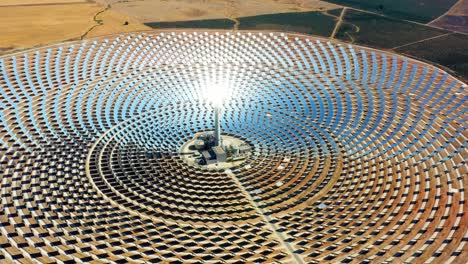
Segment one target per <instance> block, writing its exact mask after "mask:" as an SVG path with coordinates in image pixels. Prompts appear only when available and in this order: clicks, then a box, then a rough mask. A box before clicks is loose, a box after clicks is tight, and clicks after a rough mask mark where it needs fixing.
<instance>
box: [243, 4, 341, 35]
mask: <svg viewBox="0 0 468 264" xmlns="http://www.w3.org/2000/svg"><path fill="white" fill-rule="evenodd" d="M336 12H337V13H340V12H341V9H339V10H336ZM238 20H239V22H240V24H239V29H244V30H246V29H250V30H279V31H290V32H299V33H306V34H314V35H319V36H325V37H328V36H330V35H331V33H332V32H333V28H334V27H335V24H336V19H335V18H334V17H331V16H327V15H324V14H323V13H322V12H317V11H312V12H300V13H281V14H272V15H261V16H251V17H241V18H238Z"/></svg>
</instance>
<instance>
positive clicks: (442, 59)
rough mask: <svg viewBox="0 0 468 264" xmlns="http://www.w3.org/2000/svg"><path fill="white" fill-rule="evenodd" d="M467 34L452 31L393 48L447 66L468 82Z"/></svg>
mask: <svg viewBox="0 0 468 264" xmlns="http://www.w3.org/2000/svg"><path fill="white" fill-rule="evenodd" d="M467 47H468V35H466V34H459V33H452V34H449V35H444V36H441V37H439V38H434V39H431V40H430V41H422V42H418V43H414V44H410V45H406V46H403V47H401V48H397V49H395V51H396V52H398V53H402V54H406V55H409V56H411V57H414V58H418V59H423V60H425V61H429V62H432V63H436V64H439V65H441V66H443V67H447V68H449V69H450V70H451V71H452V72H451V73H452V74H454V75H456V76H458V77H460V78H461V79H463V80H464V81H465V82H468V51H467Z"/></svg>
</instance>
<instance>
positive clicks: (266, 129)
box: [0, 31, 468, 263]
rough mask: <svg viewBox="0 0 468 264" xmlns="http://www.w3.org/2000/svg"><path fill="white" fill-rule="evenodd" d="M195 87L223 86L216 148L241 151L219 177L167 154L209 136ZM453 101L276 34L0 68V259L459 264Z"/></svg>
mask: <svg viewBox="0 0 468 264" xmlns="http://www.w3.org/2000/svg"><path fill="white" fill-rule="evenodd" d="M207 87H223V88H225V89H226V90H227V93H228V99H227V100H226V102H225V104H224V110H223V112H222V122H221V128H222V132H223V135H226V136H232V137H237V138H240V139H242V140H244V141H245V142H248V143H249V145H251V146H252V151H251V154H249V156H248V158H247V159H245V160H244V161H243V162H241V163H240V164H237V165H236V166H234V167H232V168H229V169H226V170H223V169H219V170H212V169H206V168H203V167H199V166H192V165H190V164H188V163H187V162H186V161H185V160H184V158H183V157H182V156H181V155H182V154H181V153H180V149H181V147H182V146H183V145H184V144H185V143H186V142H187V141H189V140H191V139H192V138H193V136H194V135H195V134H196V133H199V132H201V131H208V130H212V129H213V127H214V119H213V115H214V112H213V105H212V104H211V103H210V102H209V101H207V100H206V99H205V98H206V97H207V93H209V92H210V90H209V89H208V90H207ZM466 88H467V86H466V84H464V83H462V82H460V81H459V80H457V79H455V78H454V77H452V76H450V75H449V74H447V73H446V72H444V71H442V70H440V69H438V68H435V67H433V66H430V65H427V64H424V63H421V62H418V61H415V60H412V59H409V58H406V57H402V56H399V55H396V54H392V53H386V52H382V51H377V50H372V49H369V48H364V47H359V46H354V45H348V44H344V43H335V42H331V41H329V40H327V39H320V38H316V37H313V36H307V35H297V34H289V33H280V32H242V31H240V32H232V31H218V32H215V31H210V32H201V31H186V32H183V31H175V32H170V31H150V32H141V33H131V34H125V35H116V36H108V37H103V38H96V39H92V40H87V41H79V42H69V43H62V44H57V45H54V46H48V47H42V48H38V49H33V50H27V51H24V52H21V53H16V54H11V55H5V56H3V57H0V145H1V149H0V157H1V158H0V166H1V167H0V179H1V183H0V192H1V205H0V209H1V213H0V233H1V236H0V261H18V262H30V261H33V262H42V263H54V262H59V263H62V262H64V263H74V262H90V261H99V262H116V263H124V262H141V263H147V262H167V263H198V262H209V263H211V262H212V263H220V262H221V263H224V262H227V263H245V262H249V263H264V262H267V263H315V262H317V263H318V262H330V263H340V262H343V263H348V262H355V263H383V262H389V263H391V262H407V263H423V262H433V263H442V262H444V263H445V262H446V263H449V262H453V263H462V262H463V259H465V260H466V259H467V258H468V253H467V244H466V242H467V241H468V235H467V230H468V219H467V215H466V208H467V204H466V203H465V199H464V197H465V194H466V190H465V186H466V185H467V169H466V168H467V167H466V159H467V152H466V146H467V132H466V128H467V124H468V123H467V114H466V108H467V104H466V100H467V95H466ZM211 91H212V90H211ZM208 96H209V95H208Z"/></svg>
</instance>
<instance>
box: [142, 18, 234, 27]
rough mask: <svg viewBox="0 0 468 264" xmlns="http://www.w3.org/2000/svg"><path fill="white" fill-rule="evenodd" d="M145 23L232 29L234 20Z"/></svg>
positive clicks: (165, 25) (148, 24) (160, 25)
mask: <svg viewBox="0 0 468 264" xmlns="http://www.w3.org/2000/svg"><path fill="white" fill-rule="evenodd" d="M145 25H147V26H149V27H152V28H207V29H209V28H211V29H232V28H233V27H234V22H233V21H232V20H229V19H207V20H191V21H176V22H150V23H145Z"/></svg>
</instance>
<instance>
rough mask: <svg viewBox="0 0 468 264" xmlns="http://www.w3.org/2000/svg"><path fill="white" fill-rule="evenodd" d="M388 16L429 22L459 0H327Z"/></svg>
mask: <svg viewBox="0 0 468 264" xmlns="http://www.w3.org/2000/svg"><path fill="white" fill-rule="evenodd" d="M325 1H327V2H330V3H334V4H338V5H343V6H348V7H353V8H356V9H362V10H366V11H371V12H376V13H380V14H384V15H387V16H391V17H395V18H399V19H404V20H411V21H416V22H419V23H428V22H430V21H432V20H434V19H436V18H437V17H439V16H440V15H442V14H444V13H445V12H447V11H448V10H449V9H450V7H452V6H453V5H454V4H455V3H456V2H457V1H458V0H379V1H376V0H325Z"/></svg>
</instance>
